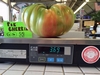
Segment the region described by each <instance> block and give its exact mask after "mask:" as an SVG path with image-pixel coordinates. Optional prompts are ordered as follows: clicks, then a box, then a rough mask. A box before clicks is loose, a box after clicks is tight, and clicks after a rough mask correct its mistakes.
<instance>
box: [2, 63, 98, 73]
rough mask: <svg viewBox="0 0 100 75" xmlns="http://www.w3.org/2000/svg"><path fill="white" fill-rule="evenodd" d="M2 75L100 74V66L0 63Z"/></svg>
mask: <svg viewBox="0 0 100 75" xmlns="http://www.w3.org/2000/svg"><path fill="white" fill-rule="evenodd" d="M0 75H100V67H96V66H94V67H93V66H90V67H82V66H66V65H55V66H54V65H45V64H42V65H40V64H20V63H0Z"/></svg>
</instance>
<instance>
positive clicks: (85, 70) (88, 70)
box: [80, 67, 100, 74]
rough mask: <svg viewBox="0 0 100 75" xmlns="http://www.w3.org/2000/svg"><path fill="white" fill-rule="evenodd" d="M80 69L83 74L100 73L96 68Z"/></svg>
mask: <svg viewBox="0 0 100 75" xmlns="http://www.w3.org/2000/svg"><path fill="white" fill-rule="evenodd" d="M80 68H81V70H82V71H83V73H94V74H95V73H96V74H97V73H100V71H99V70H98V69H96V68H95V67H80Z"/></svg>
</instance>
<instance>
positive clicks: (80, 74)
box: [65, 73, 83, 75]
mask: <svg viewBox="0 0 100 75" xmlns="http://www.w3.org/2000/svg"><path fill="white" fill-rule="evenodd" d="M65 75H83V74H82V73H65Z"/></svg>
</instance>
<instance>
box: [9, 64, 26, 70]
mask: <svg viewBox="0 0 100 75" xmlns="http://www.w3.org/2000/svg"><path fill="white" fill-rule="evenodd" d="M27 67H28V65H26V64H14V65H13V66H12V67H11V68H10V69H9V70H26V69H27Z"/></svg>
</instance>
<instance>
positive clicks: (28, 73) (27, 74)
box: [24, 71, 43, 75]
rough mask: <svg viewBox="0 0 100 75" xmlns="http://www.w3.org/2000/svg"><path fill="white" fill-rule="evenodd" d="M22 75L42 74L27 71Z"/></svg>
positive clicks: (41, 74)
mask: <svg viewBox="0 0 100 75" xmlns="http://www.w3.org/2000/svg"><path fill="white" fill-rule="evenodd" d="M24 75H43V72H32V71H27V72H25V74H24Z"/></svg>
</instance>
